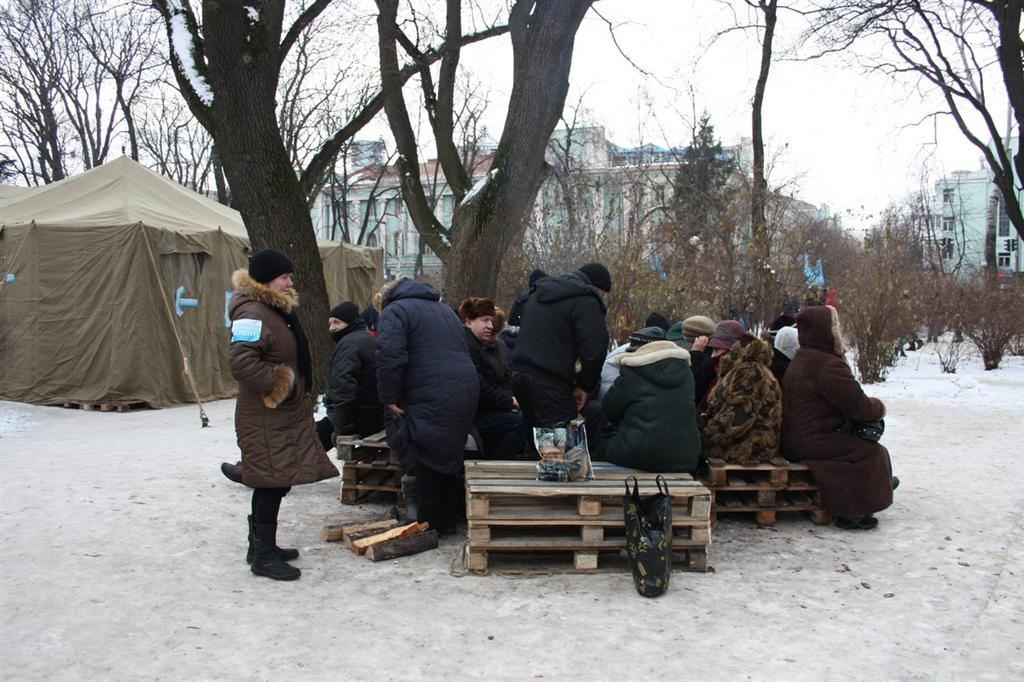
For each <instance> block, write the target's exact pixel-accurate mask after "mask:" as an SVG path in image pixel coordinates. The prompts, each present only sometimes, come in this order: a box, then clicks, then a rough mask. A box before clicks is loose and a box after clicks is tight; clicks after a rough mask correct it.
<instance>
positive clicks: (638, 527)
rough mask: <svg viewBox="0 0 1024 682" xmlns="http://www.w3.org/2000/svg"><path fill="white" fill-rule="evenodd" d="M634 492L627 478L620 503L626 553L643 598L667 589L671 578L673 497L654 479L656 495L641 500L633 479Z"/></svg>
mask: <svg viewBox="0 0 1024 682" xmlns="http://www.w3.org/2000/svg"><path fill="white" fill-rule="evenodd" d="M629 478H631V479H633V490H632V492H630V490H629V479H626V495H625V497H624V498H623V500H622V508H623V511H624V515H625V518H624V521H625V524H626V554H627V555H628V557H629V565H630V567H631V568H632V569H633V582H634V583H635V584H636V591H637V592H639V593H640V594H642V595H643V596H645V597H657V596H658V595H660V594H663V593H664V592H665V591H666V590H668V581H669V578H670V577H671V576H672V498H671V497H670V496H669V492H668V483H666V482H665V479H664V478H663V477H661V476H658V477H657V478H656V479H655V482H656V483H657V485H658V492H657V493H655V494H654V495H648V496H646V497H640V493H639V489H638V483H637V480H636V476H630V477H629Z"/></svg>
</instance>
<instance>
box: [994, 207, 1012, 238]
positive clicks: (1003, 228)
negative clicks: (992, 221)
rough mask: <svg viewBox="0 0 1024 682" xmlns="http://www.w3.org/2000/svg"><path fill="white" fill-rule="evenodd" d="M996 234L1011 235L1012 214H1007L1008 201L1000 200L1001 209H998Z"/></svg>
mask: <svg viewBox="0 0 1024 682" xmlns="http://www.w3.org/2000/svg"><path fill="white" fill-rule="evenodd" d="M996 223H997V228H996V229H997V230H998V231H997V232H996V234H997V235H998V236H1000V237H1009V236H1010V216H1008V215H1006V202H1005V201H1000V202H999V210H998V211H996Z"/></svg>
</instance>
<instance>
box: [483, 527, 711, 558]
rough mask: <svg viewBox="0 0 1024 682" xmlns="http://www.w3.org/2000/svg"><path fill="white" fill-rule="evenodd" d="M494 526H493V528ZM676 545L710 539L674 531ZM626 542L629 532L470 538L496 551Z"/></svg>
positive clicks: (598, 547) (608, 547)
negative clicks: (590, 536) (588, 537)
mask: <svg viewBox="0 0 1024 682" xmlns="http://www.w3.org/2000/svg"><path fill="white" fill-rule="evenodd" d="M492 530H493V529H492ZM672 544H673V546H674V547H675V546H678V547H681V548H697V549H699V548H701V547H706V546H707V543H706V542H701V541H694V540H693V539H691V538H687V537H681V536H676V535H673V537H672ZM625 546H626V537H625V535H620V536H607V535H606V536H603V537H601V538H600V539H597V540H584V539H583V538H582V537H580V536H579V535H578V534H577V535H576V536H573V535H569V534H566V535H549V534H536V533H518V534H516V535H513V536H507V537H495V536H494V535H493V534H492V536H491V539H490V540H489V541H487V542H479V543H478V542H470V543H469V547H470V549H472V550H487V551H492V552H511V551H516V552H543V551H570V550H571V551H576V550H585V549H593V550H611V549H623V548H625Z"/></svg>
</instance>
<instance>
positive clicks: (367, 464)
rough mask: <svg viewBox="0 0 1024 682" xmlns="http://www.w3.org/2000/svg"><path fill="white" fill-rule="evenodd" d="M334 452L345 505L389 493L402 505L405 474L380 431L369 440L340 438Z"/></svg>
mask: <svg viewBox="0 0 1024 682" xmlns="http://www.w3.org/2000/svg"><path fill="white" fill-rule="evenodd" d="M335 448H336V452H337V457H338V459H339V460H341V462H342V467H341V491H340V493H339V496H340V497H341V503H342V504H359V503H360V502H361V501H362V500H363V499H364V498H365V497H366V496H367V495H369V494H370V493H373V492H381V493H390V494H393V495H395V496H396V499H397V500H398V501H399V502H400V501H401V496H402V474H404V473H405V470H404V469H403V468H402V465H401V464H400V463H399V461H398V454H397V453H396V452H394V451H393V450H392V449H391V448H390V447H388V444H387V443H386V442H385V440H384V432H383V431H379V432H378V433H375V434H373V435H370V436H367V437H366V438H360V437H358V436H338V437H337V440H336V443H335Z"/></svg>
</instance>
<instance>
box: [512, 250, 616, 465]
mask: <svg viewBox="0 0 1024 682" xmlns="http://www.w3.org/2000/svg"><path fill="white" fill-rule="evenodd" d="M611 288H612V279H611V275H610V274H609V273H608V269H607V268H605V267H604V266H603V265H601V264H600V263H587V264H586V265H584V266H583V267H581V268H580V269H579V270H576V271H575V272H573V273H570V274H568V275H562V276H560V277H544V278H542V279H540V280H538V281H537V282H536V284H535V285H534V287H533V290H532V292H531V293H530V297H529V298H528V299H527V301H526V304H525V305H524V306H523V317H522V321H521V323H520V329H519V338H518V340H517V342H516V348H515V351H514V353H513V355H512V367H513V369H515V370H516V372H517V376H516V378H515V394H516V398H517V399H518V400H519V405H520V408H521V409H522V411H523V417H524V419H525V421H526V424H527V425H528V426H531V427H537V426H543V427H552V426H555V425H556V424H559V423H562V422H567V421H569V420H571V419H573V418H574V417H576V414H577V413H580V414H582V415H583V417H584V418H585V419H586V425H587V442H588V446H589V449H590V450H591V451H592V452H594V451H596V450H597V448H598V447H599V446H600V437H601V427H602V426H603V418H602V417H601V409H600V404H599V403H596V402H593V401H592V402H590V403H589V404H588V402H587V401H588V397H587V396H588V394H589V393H590V392H592V391H594V390H595V389H596V388H597V387H598V385H599V384H600V381H601V366H602V364H604V358H605V355H606V354H607V352H608V330H607V328H606V327H605V321H604V316H605V311H606V308H605V304H604V300H603V298H602V296H603V295H604V294H606V293H608V292H609V291H611ZM577 361H578V362H579V368H578V371H577Z"/></svg>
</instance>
